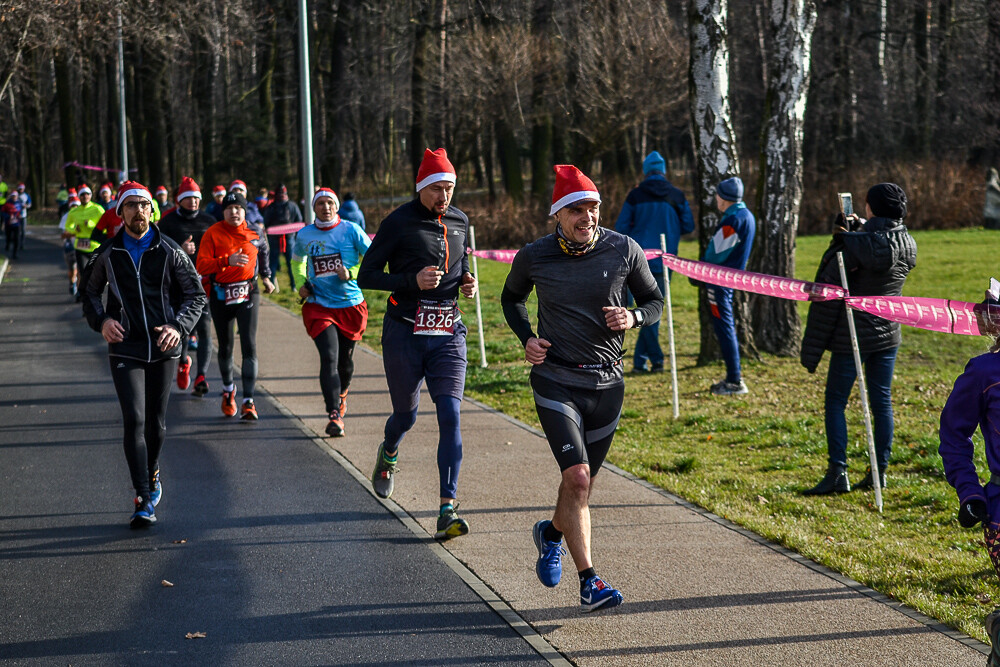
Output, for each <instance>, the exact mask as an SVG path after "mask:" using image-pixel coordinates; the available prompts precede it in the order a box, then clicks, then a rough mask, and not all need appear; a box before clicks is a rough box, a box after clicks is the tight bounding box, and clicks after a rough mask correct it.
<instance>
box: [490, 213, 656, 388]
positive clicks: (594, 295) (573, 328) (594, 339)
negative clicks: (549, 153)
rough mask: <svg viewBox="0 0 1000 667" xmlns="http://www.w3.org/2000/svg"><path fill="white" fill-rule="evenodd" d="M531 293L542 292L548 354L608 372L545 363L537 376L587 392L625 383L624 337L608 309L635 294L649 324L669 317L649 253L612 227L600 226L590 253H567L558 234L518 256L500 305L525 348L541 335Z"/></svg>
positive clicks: (540, 312) (542, 326)
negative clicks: (535, 327)
mask: <svg viewBox="0 0 1000 667" xmlns="http://www.w3.org/2000/svg"><path fill="white" fill-rule="evenodd" d="M532 289H534V290H535V291H536V292H537V294H538V334H537V337H538V338H544V339H545V340H547V341H549V342H550V343H551V344H552V347H550V348H549V349H548V353H547V354H548V355H555V356H557V357H559V358H560V359H564V360H566V361H569V362H572V363H574V364H584V365H598V364H602V363H606V364H607V367H605V368H569V367H567V366H563V365H557V364H555V363H552V362H551V361H549V360H548V359H546V361H545V362H543V363H542V364H539V365H537V366H534V367H532V370H531V372H532V373H537V374H538V375H539V377H543V378H546V379H550V380H553V381H555V382H559V383H561V384H565V385H568V386H573V387H580V388H582V389H605V388H608V387H614V386H617V385H620V384H622V382H624V377H623V374H622V365H621V364H620V363H613V362H618V361H620V360H621V358H622V347H623V344H624V342H625V332H624V331H612V330H611V328H610V327H608V324H607V321H606V320H605V314H604V310H603V308H604V307H605V306H626V305H627V304H628V294H627V290H631V291H632V295H633V297H634V298H635V302H636V305H637V310H640V311H642V314H643V319H644V324H645V325H648V324H651V323H653V322H656V321H657V320H659V318H660V314H661V313H662V312H663V297H662V295H661V294H660V290H659V289H658V288H657V286H656V281H655V280H654V279H653V275H652V274H651V273H650V271H649V265H648V264H647V262H646V257H645V254H644V253H643V251H642V249H641V248H640V247H639V245H638V244H637V243H636V242H635V241H633V240H632V239H630V238H628V237H627V236H624V235H622V234H619V233H617V232H614V231H611V230H609V229H601V236H600V238H598V240H597V243H596V244H595V245H594V248H593V249H592V250H590V252H588V253H587V254H585V255H579V256H573V255H567V254H566V253H564V252H563V251H562V250H561V249H560V248H559V243H558V241H557V240H556V236H555V234H550V235H548V236H544V237H542V238H540V239H538V240H537V241H535V242H533V243H530V244H528V245H526V246H525V247H524V248H522V249H521V250H520V251H518V253H517V255H516V256H515V257H514V262H513V264H512V265H511V268H510V273H509V274H508V275H507V280H506V282H505V283H504V288H503V294H502V295H501V297H500V300H501V304H502V305H503V312H504V317H505V318H506V319H507V324H508V325H509V326H510V328H511V329H512V330H513V331H514V333H515V334H517V337H518V338H519V339H520V340H521V344H522V345H524V344H526V343H527V341H528V339H529V338H531V337H534V336H536V334H535V333H533V332H532V329H531V322H530V320H529V317H528V309H527V307H526V306H525V302H526V301H527V299H528V295H529V294H531V290H532ZM612 363H613V365H612Z"/></svg>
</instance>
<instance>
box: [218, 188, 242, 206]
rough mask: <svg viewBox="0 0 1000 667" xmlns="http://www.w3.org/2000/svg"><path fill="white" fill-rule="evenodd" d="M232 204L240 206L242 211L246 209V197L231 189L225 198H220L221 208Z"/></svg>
mask: <svg viewBox="0 0 1000 667" xmlns="http://www.w3.org/2000/svg"><path fill="white" fill-rule="evenodd" d="M234 204H235V205H236V206H242V207H243V210H244V211H245V210H247V198H246V197H244V196H243V195H242V194H241V193H240V192H239V191H237V190H233V191H232V192H230V193H229V194H227V195H226V198H225V199H223V200H222V208H223V209H227V208H229V207H230V206H232V205H234Z"/></svg>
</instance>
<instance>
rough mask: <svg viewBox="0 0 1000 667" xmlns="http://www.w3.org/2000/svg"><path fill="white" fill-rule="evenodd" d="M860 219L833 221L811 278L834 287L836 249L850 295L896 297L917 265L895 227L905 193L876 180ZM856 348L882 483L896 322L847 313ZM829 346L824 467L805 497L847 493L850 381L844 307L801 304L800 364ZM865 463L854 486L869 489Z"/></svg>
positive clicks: (812, 366) (810, 363)
mask: <svg viewBox="0 0 1000 667" xmlns="http://www.w3.org/2000/svg"><path fill="white" fill-rule="evenodd" d="M865 200H866V203H865V210H866V214H867V216H868V220H864V219H862V218H858V217H857V216H856V215H851V216H848V218H846V219H845V218H843V217H842V216H841V217H840V218H839V220H840V224H839V226H838V227H837V230H836V231H835V232H834V233H833V240H832V241H831V242H830V247H829V248H827V250H826V252H825V253H824V254H823V258H822V259H821V260H820V263H819V270H818V271H817V272H816V282H818V283H829V284H833V285H840V284H841V280H840V268H839V264H838V262H837V253H838V252H841V253H843V255H844V266H845V268H846V271H847V289H848V291H849V292H850V293H851V296H900V295H901V294H902V293H903V284H904V283H905V282H906V276H907V275H908V274H909V273H910V271H911V270H913V267H914V266H916V263H917V243H916V241H914V240H913V237H912V236H910V233H909V232H908V231H907V229H906V225H904V224H903V219H904V218H905V217H906V193H905V192H903V189H902V188H901V187H899V186H898V185H896V184H895V183H879V184H878V185H875V186H872V188H871V189H870V190H868V194H867V196H866V198H865ZM854 326H855V329H856V331H857V335H858V348H859V350H860V352H861V363H862V366H863V368H864V372H865V382H866V384H867V388H868V402H869V404H870V405H871V411H872V426H873V430H874V436H875V454H876V460H877V463H878V474H879V480H880V481H881V483H882V488H883V489H884V488H885V486H886V474H885V472H886V468H887V467H888V465H889V456H890V454H891V453H892V436H893V415H892V373H893V369H894V368H895V365H896V352H897V351H898V349H899V344H900V342H901V341H902V334H901V332H900V325H899V323H897V322H890V321H889V320H885V319H882V318H881V317H878V316H877V315H870V314H868V313H863V312H855V313H854ZM826 350H830V367H829V370H828V371H827V376H826V393H825V397H824V413H825V423H826V447H827V455H828V466H827V470H826V475H825V476H824V477H823V479H822V480H821V481H820V482H819V484H817V485H816V486H814V487H813V488H811V489H809V490H807V491H805V494H806V495H826V494H830V493H845V492H847V491H850V490H851V483H850V481H849V480H848V478H847V419H846V417H845V416H844V411H845V410H846V409H847V399H848V397H850V395H851V388H852V387H853V386H854V381H855V380H856V379H857V370H856V368H855V364H854V352H853V348H852V346H851V336H850V330H849V328H848V324H847V310H846V306H845V305H844V302H843V301H824V302H820V301H816V302H813V303H811V304H809V316H808V318H807V319H806V330H805V334H803V337H802V352H801V355H800V359H801V362H802V365H803V366H805V368H806V370H808V371H809V372H810V373H815V372H816V367H817V366H818V365H819V362H820V359H821V358H822V357H823V352H824V351H826ZM872 485H873V480H872V470H871V468H870V467H869V468H868V472H867V473H866V474H865V477H864V479H863V480H861V481H860V482H858V483H857V484H856V485H855V486H854V488H856V489H870V488H872Z"/></svg>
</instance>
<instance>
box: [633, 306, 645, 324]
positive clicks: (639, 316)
mask: <svg viewBox="0 0 1000 667" xmlns="http://www.w3.org/2000/svg"><path fill="white" fill-rule="evenodd" d="M632 317H634V318H635V327H634V328H636V329H638V328H639V327H641V326H642V323H643V320H644V319H645V318H643V316H642V311H641V310H639V309H636V310H633V311H632Z"/></svg>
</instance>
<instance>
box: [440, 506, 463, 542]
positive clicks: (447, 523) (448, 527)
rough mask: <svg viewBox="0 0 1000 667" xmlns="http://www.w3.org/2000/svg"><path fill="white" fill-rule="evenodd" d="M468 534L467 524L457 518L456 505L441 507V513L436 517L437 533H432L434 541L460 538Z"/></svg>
mask: <svg viewBox="0 0 1000 667" xmlns="http://www.w3.org/2000/svg"><path fill="white" fill-rule="evenodd" d="M468 534H469V522H468V521H466V520H465V519H463V518H462V517H460V516H458V503H457V502H456V503H455V504H454V505H452V504H451V503H446V504H444V505H442V506H441V513H440V514H439V515H438V522H437V532H436V533H434V539H435V540H450V539H451V538H453V537H460V536H462V535H468Z"/></svg>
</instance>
